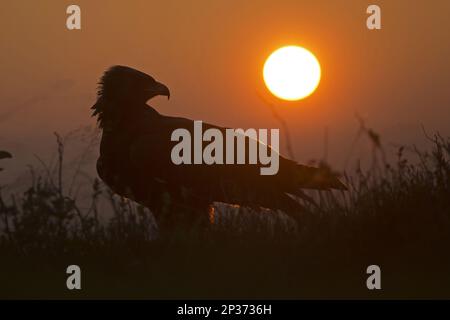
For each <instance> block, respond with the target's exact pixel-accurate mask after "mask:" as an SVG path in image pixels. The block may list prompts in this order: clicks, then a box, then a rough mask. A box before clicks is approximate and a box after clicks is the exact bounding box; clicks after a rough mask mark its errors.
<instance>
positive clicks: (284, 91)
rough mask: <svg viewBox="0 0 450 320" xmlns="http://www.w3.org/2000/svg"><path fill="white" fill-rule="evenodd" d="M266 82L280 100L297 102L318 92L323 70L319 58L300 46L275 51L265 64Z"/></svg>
mask: <svg viewBox="0 0 450 320" xmlns="http://www.w3.org/2000/svg"><path fill="white" fill-rule="evenodd" d="M263 75H264V82H265V83H266V86H267V88H268V89H269V90H270V92H272V94H274V95H275V96H277V97H278V98H280V99H283V100H289V101H295V100H300V99H303V98H306V97H307V96H309V95H310V94H312V93H313V92H314V90H316V88H317V86H318V85H319V82H320V76H321V70H320V64H319V61H318V60H317V58H316V57H315V56H314V55H313V54H312V53H311V52H310V51H308V50H306V49H304V48H302V47H298V46H287V47H282V48H280V49H278V50H276V51H274V52H273V53H272V54H271V55H270V56H269V58H267V60H266V62H265V64H264V71H263Z"/></svg>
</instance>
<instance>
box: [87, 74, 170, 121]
mask: <svg viewBox="0 0 450 320" xmlns="http://www.w3.org/2000/svg"><path fill="white" fill-rule="evenodd" d="M159 95H162V96H167V98H168V99H169V98H170V91H169V88H167V87H166V86H165V85H164V84H162V83H160V82H158V81H156V80H155V79H154V78H153V77H151V76H149V75H148V74H146V73H144V72H141V71H139V70H136V69H133V68H130V67H126V66H113V67H111V68H109V69H108V70H106V71H105V73H104V74H103V76H102V77H101V79H100V82H99V86H98V92H97V102H96V104H95V105H94V106H93V107H92V109H93V110H94V112H93V116H98V120H99V122H100V125H101V122H102V118H104V117H105V115H106V114H107V113H110V114H117V112H118V111H119V110H117V108H118V107H119V106H120V105H126V106H127V107H131V106H132V105H135V104H139V105H140V104H145V103H146V102H147V101H148V100H150V99H151V98H153V97H156V96H159Z"/></svg>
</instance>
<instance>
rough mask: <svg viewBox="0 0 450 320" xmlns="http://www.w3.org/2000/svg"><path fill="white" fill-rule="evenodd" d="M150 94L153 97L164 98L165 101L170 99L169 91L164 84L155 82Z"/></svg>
mask: <svg viewBox="0 0 450 320" xmlns="http://www.w3.org/2000/svg"><path fill="white" fill-rule="evenodd" d="M152 92H153V93H154V95H155V96H166V97H167V100H169V99H170V90H169V88H167V87H166V86H165V85H164V84H162V83H160V82H156V84H155V85H154V87H153V88H152Z"/></svg>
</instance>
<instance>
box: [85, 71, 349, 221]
mask: <svg viewBox="0 0 450 320" xmlns="http://www.w3.org/2000/svg"><path fill="white" fill-rule="evenodd" d="M158 95H161V96H167V97H168V98H169V97H170V91H169V89H168V87H167V86H165V85H164V84H162V83H160V82H157V81H156V80H155V79H154V78H152V77H151V76H149V75H147V74H145V73H143V72H140V71H138V70H136V69H133V68H130V67H126V66H113V67H111V68H110V69H108V70H107V71H106V72H105V73H104V74H103V76H102V77H101V79H100V82H99V87H98V96H97V102H96V103H95V104H94V106H93V107H92V110H93V116H96V117H97V120H98V125H99V127H100V128H101V129H102V130H103V132H102V139H101V144H100V157H99V159H98V161H97V172H98V174H99V176H100V178H101V179H102V180H103V181H104V182H105V183H106V184H107V185H108V186H109V187H110V188H111V189H112V190H113V191H114V192H115V193H117V194H119V195H121V196H123V197H126V198H129V199H132V200H134V201H136V202H137V203H139V204H141V205H143V206H145V207H148V208H149V209H150V210H151V211H152V212H153V214H154V215H155V217H156V219H157V222H158V224H159V225H160V227H161V226H173V225H176V224H179V223H183V222H186V223H189V224H191V223H194V222H201V223H208V208H209V206H210V205H211V204H212V203H213V202H215V201H217V202H224V203H230V204H237V205H241V206H249V207H253V208H258V207H265V208H269V209H274V210H277V209H281V210H282V211H285V212H286V213H288V214H289V213H290V212H291V211H292V210H295V209H298V208H299V202H298V201H296V200H295V197H292V196H290V195H294V196H295V195H298V196H301V195H302V191H301V189H302V188H313V189H332V188H333V189H345V185H344V184H343V183H342V182H341V181H340V180H339V179H338V178H337V177H336V175H334V174H333V173H332V172H331V171H329V170H326V169H321V168H313V167H308V166H304V165H300V164H297V163H296V162H294V161H292V160H289V159H286V158H284V157H281V156H280V158H279V171H278V173H277V174H276V175H271V176H270V175H261V174H260V167H261V165H260V164H236V165H233V164H227V165H223V164H212V165H206V164H204V165H198V164H196V165H189V164H181V165H175V164H174V163H173V162H172V161H171V157H170V155H171V150H172V148H173V146H174V145H175V144H177V143H178V142H174V141H171V135H172V132H173V131H174V130H175V129H179V128H184V129H186V130H188V131H189V132H190V133H191V135H192V136H194V134H193V131H194V129H193V128H194V121H193V120H189V119H185V118H178V117H170V116H165V115H162V114H160V113H159V112H157V111H156V110H155V109H154V108H152V107H151V106H149V105H148V104H147V101H148V100H150V99H151V98H153V97H155V96H158ZM203 128H204V130H206V129H209V128H216V129H219V130H221V131H222V133H223V134H225V128H222V127H219V126H215V125H212V124H207V123H203ZM224 136H225V135H224ZM245 139H246V140H247V141H246V144H247V146H248V142H249V141H248V139H249V138H247V137H246V138H245ZM246 150H248V148H247V149H246ZM271 151H272V152H274V151H273V150H271ZM223 154H225V153H223Z"/></svg>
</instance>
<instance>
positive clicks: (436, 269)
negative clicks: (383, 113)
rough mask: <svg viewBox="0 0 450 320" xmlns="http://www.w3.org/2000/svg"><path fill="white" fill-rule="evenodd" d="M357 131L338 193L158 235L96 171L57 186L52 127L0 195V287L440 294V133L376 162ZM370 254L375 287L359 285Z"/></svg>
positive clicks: (445, 194)
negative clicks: (360, 145) (377, 279)
mask: <svg viewBox="0 0 450 320" xmlns="http://www.w3.org/2000/svg"><path fill="white" fill-rule="evenodd" d="M367 134H368V136H369V137H370V138H371V141H372V142H373V143H374V161H373V165H372V166H371V167H370V168H369V169H367V170H362V169H357V170H356V172H354V173H353V174H352V175H348V176H345V180H346V181H347V184H348V186H349V188H350V190H349V191H348V192H344V193H342V192H319V193H317V194H312V197H313V198H314V203H312V202H304V205H305V207H306V212H303V213H302V215H301V219H300V220H301V223H300V225H299V226H298V228H296V229H294V230H293V229H292V228H291V229H289V230H288V229H287V228H286V227H285V226H286V221H282V220H280V219H278V220H276V221H278V222H280V221H281V222H282V223H268V222H267V220H265V219H261V218H260V215H255V214H253V215H252V214H246V215H244V214H242V215H237V218H234V219H237V220H233V221H232V222H231V223H226V224H222V225H220V226H216V227H214V228H211V229H210V230H208V231H207V232H199V230H195V229H184V228H179V229H178V230H174V232H173V233H172V234H171V235H170V236H166V237H157V227H156V226H155V223H154V221H153V217H152V215H151V213H150V212H149V211H148V210H146V209H145V208H142V207H139V206H137V205H135V204H133V203H131V202H129V201H127V200H126V199H121V198H120V197H117V196H115V195H113V194H112V193H111V191H109V190H108V189H107V188H106V187H105V186H104V185H103V184H102V183H101V182H100V181H98V180H97V179H95V180H94V181H93V183H92V185H91V187H90V189H91V192H90V199H89V202H88V205H86V204H83V205H81V204H80V201H79V200H78V199H77V197H76V196H74V195H73V194H72V193H71V192H69V191H70V190H73V189H74V188H72V187H73V185H74V180H75V178H72V179H69V182H67V184H68V185H70V186H71V187H70V188H66V187H65V186H66V184H65V183H64V175H63V162H64V142H63V139H61V138H60V137H59V136H58V137H57V143H58V157H57V161H56V165H55V166H54V167H52V168H50V167H49V166H44V168H45V170H43V171H37V170H32V171H31V173H32V177H33V178H32V181H31V183H30V185H29V186H28V187H27V188H26V190H25V192H23V193H20V194H12V195H9V196H8V197H6V196H5V195H4V193H0V221H1V222H0V227H1V231H0V257H1V261H0V270H1V272H0V297H1V298H450V272H449V270H450V255H449V244H450V139H445V138H443V137H441V136H439V135H435V136H434V137H432V138H430V146H431V149H430V151H420V150H417V149H415V148H404V147H401V148H399V149H398V153H397V161H396V162H395V163H393V164H388V163H387V162H386V160H385V157H384V151H382V147H381V144H380V143H379V137H378V136H377V135H375V133H374V132H373V131H371V132H369V131H367ZM406 152H410V153H413V154H414V155H415V156H414V157H412V156H408V157H405V153H406ZM377 154H379V155H382V156H381V157H378V160H376V159H377V157H376V155H377ZM413 158H415V159H417V161H414V162H410V161H411V160H407V159H413ZM380 159H381V160H380ZM75 167H76V168H77V169H76V170H75V171H76V174H80V170H79V166H75ZM65 190H68V191H67V192H66V191H65ZM0 191H1V190H0ZM75 194H76V193H75ZM105 202H107V203H108V207H109V208H110V209H109V210H108V211H110V212H111V214H110V217H109V218H108V219H105V218H104V216H105V214H104V212H103V211H104V210H106V209H104V208H105V205H104V203H105ZM216 209H217V210H219V211H221V210H222V211H223V210H225V211H227V210H228V211H230V210H231V211H232V212H234V213H236V210H237V209H233V208H223V207H221V208H216ZM233 210H234V211H233ZM234 215H235V214H234ZM230 216H233V214H231V215H230ZM235 216H236V215H235ZM243 216H245V217H246V218H245V219H244V220H243V219H239V217H243ZM272 221H273V220H272ZM267 224H269V225H270V230H269V229H268V227H267ZM70 264H77V265H79V266H80V267H81V269H82V290H81V291H69V290H67V289H66V287H65V283H66V277H67V275H66V273H65V270H66V267H67V266H68V265H70ZM371 264H377V265H379V266H380V267H381V270H382V288H383V289H382V290H381V291H369V290H367V289H366V286H365V283H366V278H367V274H366V268H367V266H369V265H371Z"/></svg>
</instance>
